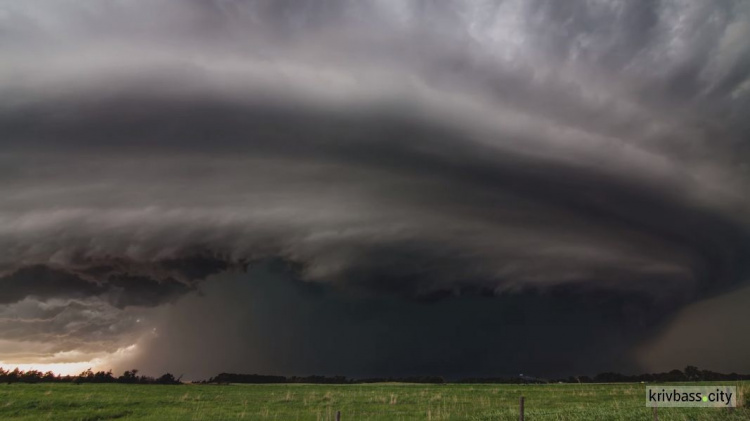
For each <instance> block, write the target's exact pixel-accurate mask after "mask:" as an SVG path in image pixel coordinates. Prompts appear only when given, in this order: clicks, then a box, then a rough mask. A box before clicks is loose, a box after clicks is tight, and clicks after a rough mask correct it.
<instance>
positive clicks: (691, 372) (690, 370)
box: [685, 365, 703, 382]
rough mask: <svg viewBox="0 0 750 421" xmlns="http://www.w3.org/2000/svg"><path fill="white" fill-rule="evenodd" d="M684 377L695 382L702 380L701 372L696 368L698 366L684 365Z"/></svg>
mask: <svg viewBox="0 0 750 421" xmlns="http://www.w3.org/2000/svg"><path fill="white" fill-rule="evenodd" d="M685 378H687V379H688V380H689V381H692V382H697V381H700V380H703V373H702V372H701V371H700V370H698V367H696V366H694V365H689V366H687V367H685Z"/></svg>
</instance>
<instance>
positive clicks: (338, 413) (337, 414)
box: [336, 411, 341, 421]
mask: <svg viewBox="0 0 750 421" xmlns="http://www.w3.org/2000/svg"><path fill="white" fill-rule="evenodd" d="M336 421H341V411H336Z"/></svg>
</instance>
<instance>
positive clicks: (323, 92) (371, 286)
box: [0, 0, 750, 376]
mask: <svg viewBox="0 0 750 421" xmlns="http://www.w3.org/2000/svg"><path fill="white" fill-rule="evenodd" d="M0 60H1V61H2V62H3V66H2V67H1V68H0V98H2V99H0V133H1V134H2V135H1V136H0V151H1V152H0V192H2V196H3V199H2V201H0V247H1V249H2V250H3V253H2V254H0V285H1V286H2V288H1V289H0V334H1V335H2V337H3V338H4V339H3V341H0V361H2V362H5V363H8V362H12V361H19V362H20V361H21V360H23V361H22V362H24V363H27V362H34V361H48V360H50V358H52V359H55V358H57V359H58V360H64V359H66V358H68V357H69V356H70V355H71V354H70V353H71V352H72V353H74V355H78V356H80V358H88V357H91V358H94V357H96V358H101V355H105V354H107V353H117V351H118V350H122V349H125V348H127V347H129V346H131V345H134V346H137V347H138V350H139V351H138V353H137V356H134V357H132V358H131V359H130V360H127V359H126V360H124V362H122V364H136V363H137V364H139V365H140V366H141V367H144V368H148V369H150V370H153V371H160V370H161V367H168V368H169V369H170V370H174V371H178V370H181V371H182V372H185V373H188V375H192V376H209V375H211V374H215V373H212V372H211V371H212V370H213V371H217V372H218V371H229V370H234V371H238V372H239V371H243V372H269V374H271V373H270V372H279V373H281V374H306V373H310V374H314V373H320V374H348V375H373V376H375V375H379V373H387V374H388V375H399V374H401V373H408V374H445V375H450V376H462V375H487V376H490V375H498V374H507V373H514V372H515V371H517V370H519V369H523V370H525V371H527V372H530V373H538V374H539V375H558V374H573V373H570V371H571V370H572V369H575V370H578V372H587V371H591V370H600V369H601V370H636V369H643V368H644V367H646V368H654V369H661V368H674V367H662V366H661V365H659V364H657V365H653V364H651V363H650V362H648V361H645V362H644V360H643V359H642V354H641V353H640V351H638V350H640V349H643V348H642V347H643V346H644V344H647V343H651V342H652V341H655V340H658V341H659V344H660V345H659V346H660V347H664V346H665V345H664V343H663V342H664V341H665V340H667V339H668V338H675V337H677V336H679V337H681V338H682V337H683V336H684V335H682V336H681V335H664V332H665V329H668V325H669V322H670V320H672V316H674V315H675V314H676V313H677V312H678V311H680V310H681V309H685V308H687V307H690V308H692V307H691V306H693V305H695V304H694V303H698V302H701V301H703V300H707V299H714V298H715V297H717V296H722V295H728V296H731V295H732V294H734V293H735V291H736V290H737V289H738V288H742V287H743V285H745V283H746V281H747V280H748V273H749V271H750V267H749V266H750V219H749V217H748V204H749V202H748V197H747V194H746V192H748V191H750V166H749V165H750V163H749V162H750V161H748V160H749V159H750V149H749V147H748V143H747V137H748V133H750V120H748V119H747V115H748V114H749V113H750V7H749V6H748V5H747V4H745V3H743V2H736V1H729V0H727V1H715V2H708V3H707V2H703V1H691V0H661V1H645V0H644V1H624V0H623V1H617V0H608V1H607V0H600V1H593V2H559V1H553V0H533V1H517V0H505V1H489V0H478V1H466V2H453V1H438V0H432V1H427V0H423V1H412V2H406V1H395V0H394V1H390V0H389V1H372V2H370V1H346V0H327V1H323V2H299V1H279V0H275V1H241V0H212V1H192V0H189V1H177V0H157V1H152V2H148V4H145V3H143V2H136V1H127V0H119V1H108V2H101V1H89V0H84V1H43V0H32V1H24V2H16V1H0ZM727 301H728V302H734V303H737V302H738V301H741V300H727ZM696 308H697V309H698V311H699V310H700V309H701V308H707V307H706V306H700V305H698V306H697V307H696ZM208 313H210V314H212V315H211V316H206V317H204V318H201V320H195V317H197V316H196V315H200V314H208ZM73 319H75V322H72V321H70V320H73ZM136 320H138V322H136ZM681 320H682V319H681ZM71 323H75V326H76V328H75V329H72V328H71V326H73V324H71ZM275 326H276V327H275ZM277 327H278V328H277ZM206 337H209V338H211V340H210V342H206V341H204V339H205V338H206ZM318 339H320V340H318ZM332 343H337V344H339V345H337V346H332V345H331V344H332ZM40 344H43V345H44V346H40ZM209 344H210V346H209ZM732 346H733V347H736V346H737V345H736V344H734V345H732ZM743 346H746V347H748V346H750V344H745V345H743ZM39 349H46V350H47V351H44V353H43V355H39ZM128 349H131V348H128ZM299 350H304V352H301V351H299ZM76 352H77V353H78V354H75V353H76ZM112 355H115V354H112ZM118 355H119V354H118ZM695 358H696V359H698V360H699V361H696V362H695V363H696V364H700V363H701V361H700V358H701V356H700V355H696V356H695ZM68 359H69V358H68ZM104 361H105V363H106V362H107V361H108V360H106V359H105V360H104ZM649 361H650V360H649ZM660 361H662V362H661V363H660V364H663V365H668V364H669V363H668V362H665V361H663V359H662V360H660ZM222 362H223V363H222ZM743 363H744V364H747V363H746V362H741V361H740V360H739V359H738V360H737V362H736V364H743ZM111 364H115V363H114V362H112V363H111ZM116 364H120V362H117V363H116ZM222 364H224V366H222ZM644 364H645V366H644ZM126 368H131V367H126ZM740 369H746V370H750V367H747V366H742V367H738V370H740Z"/></svg>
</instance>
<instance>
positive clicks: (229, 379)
mask: <svg viewBox="0 0 750 421" xmlns="http://www.w3.org/2000/svg"><path fill="white" fill-rule="evenodd" d="M385 382H398V383H445V379H443V378H442V377H435V376H415V377H378V378H369V379H349V378H346V377H344V376H333V377H326V376H306V377H299V376H292V377H284V376H267V375H262V374H233V373H221V374H219V375H218V376H215V377H211V378H210V379H208V380H204V381H200V382H196V383H200V384H228V383H253V384H267V383H314V384H353V383H385Z"/></svg>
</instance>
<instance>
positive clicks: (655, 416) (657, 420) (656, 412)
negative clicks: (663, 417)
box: [652, 406, 659, 421]
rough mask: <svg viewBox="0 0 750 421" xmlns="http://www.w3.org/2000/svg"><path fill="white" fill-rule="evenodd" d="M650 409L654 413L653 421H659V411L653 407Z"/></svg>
mask: <svg viewBox="0 0 750 421" xmlns="http://www.w3.org/2000/svg"><path fill="white" fill-rule="evenodd" d="M652 409H653V411H654V421H659V410H658V409H656V407H655V406H654V407H652Z"/></svg>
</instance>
